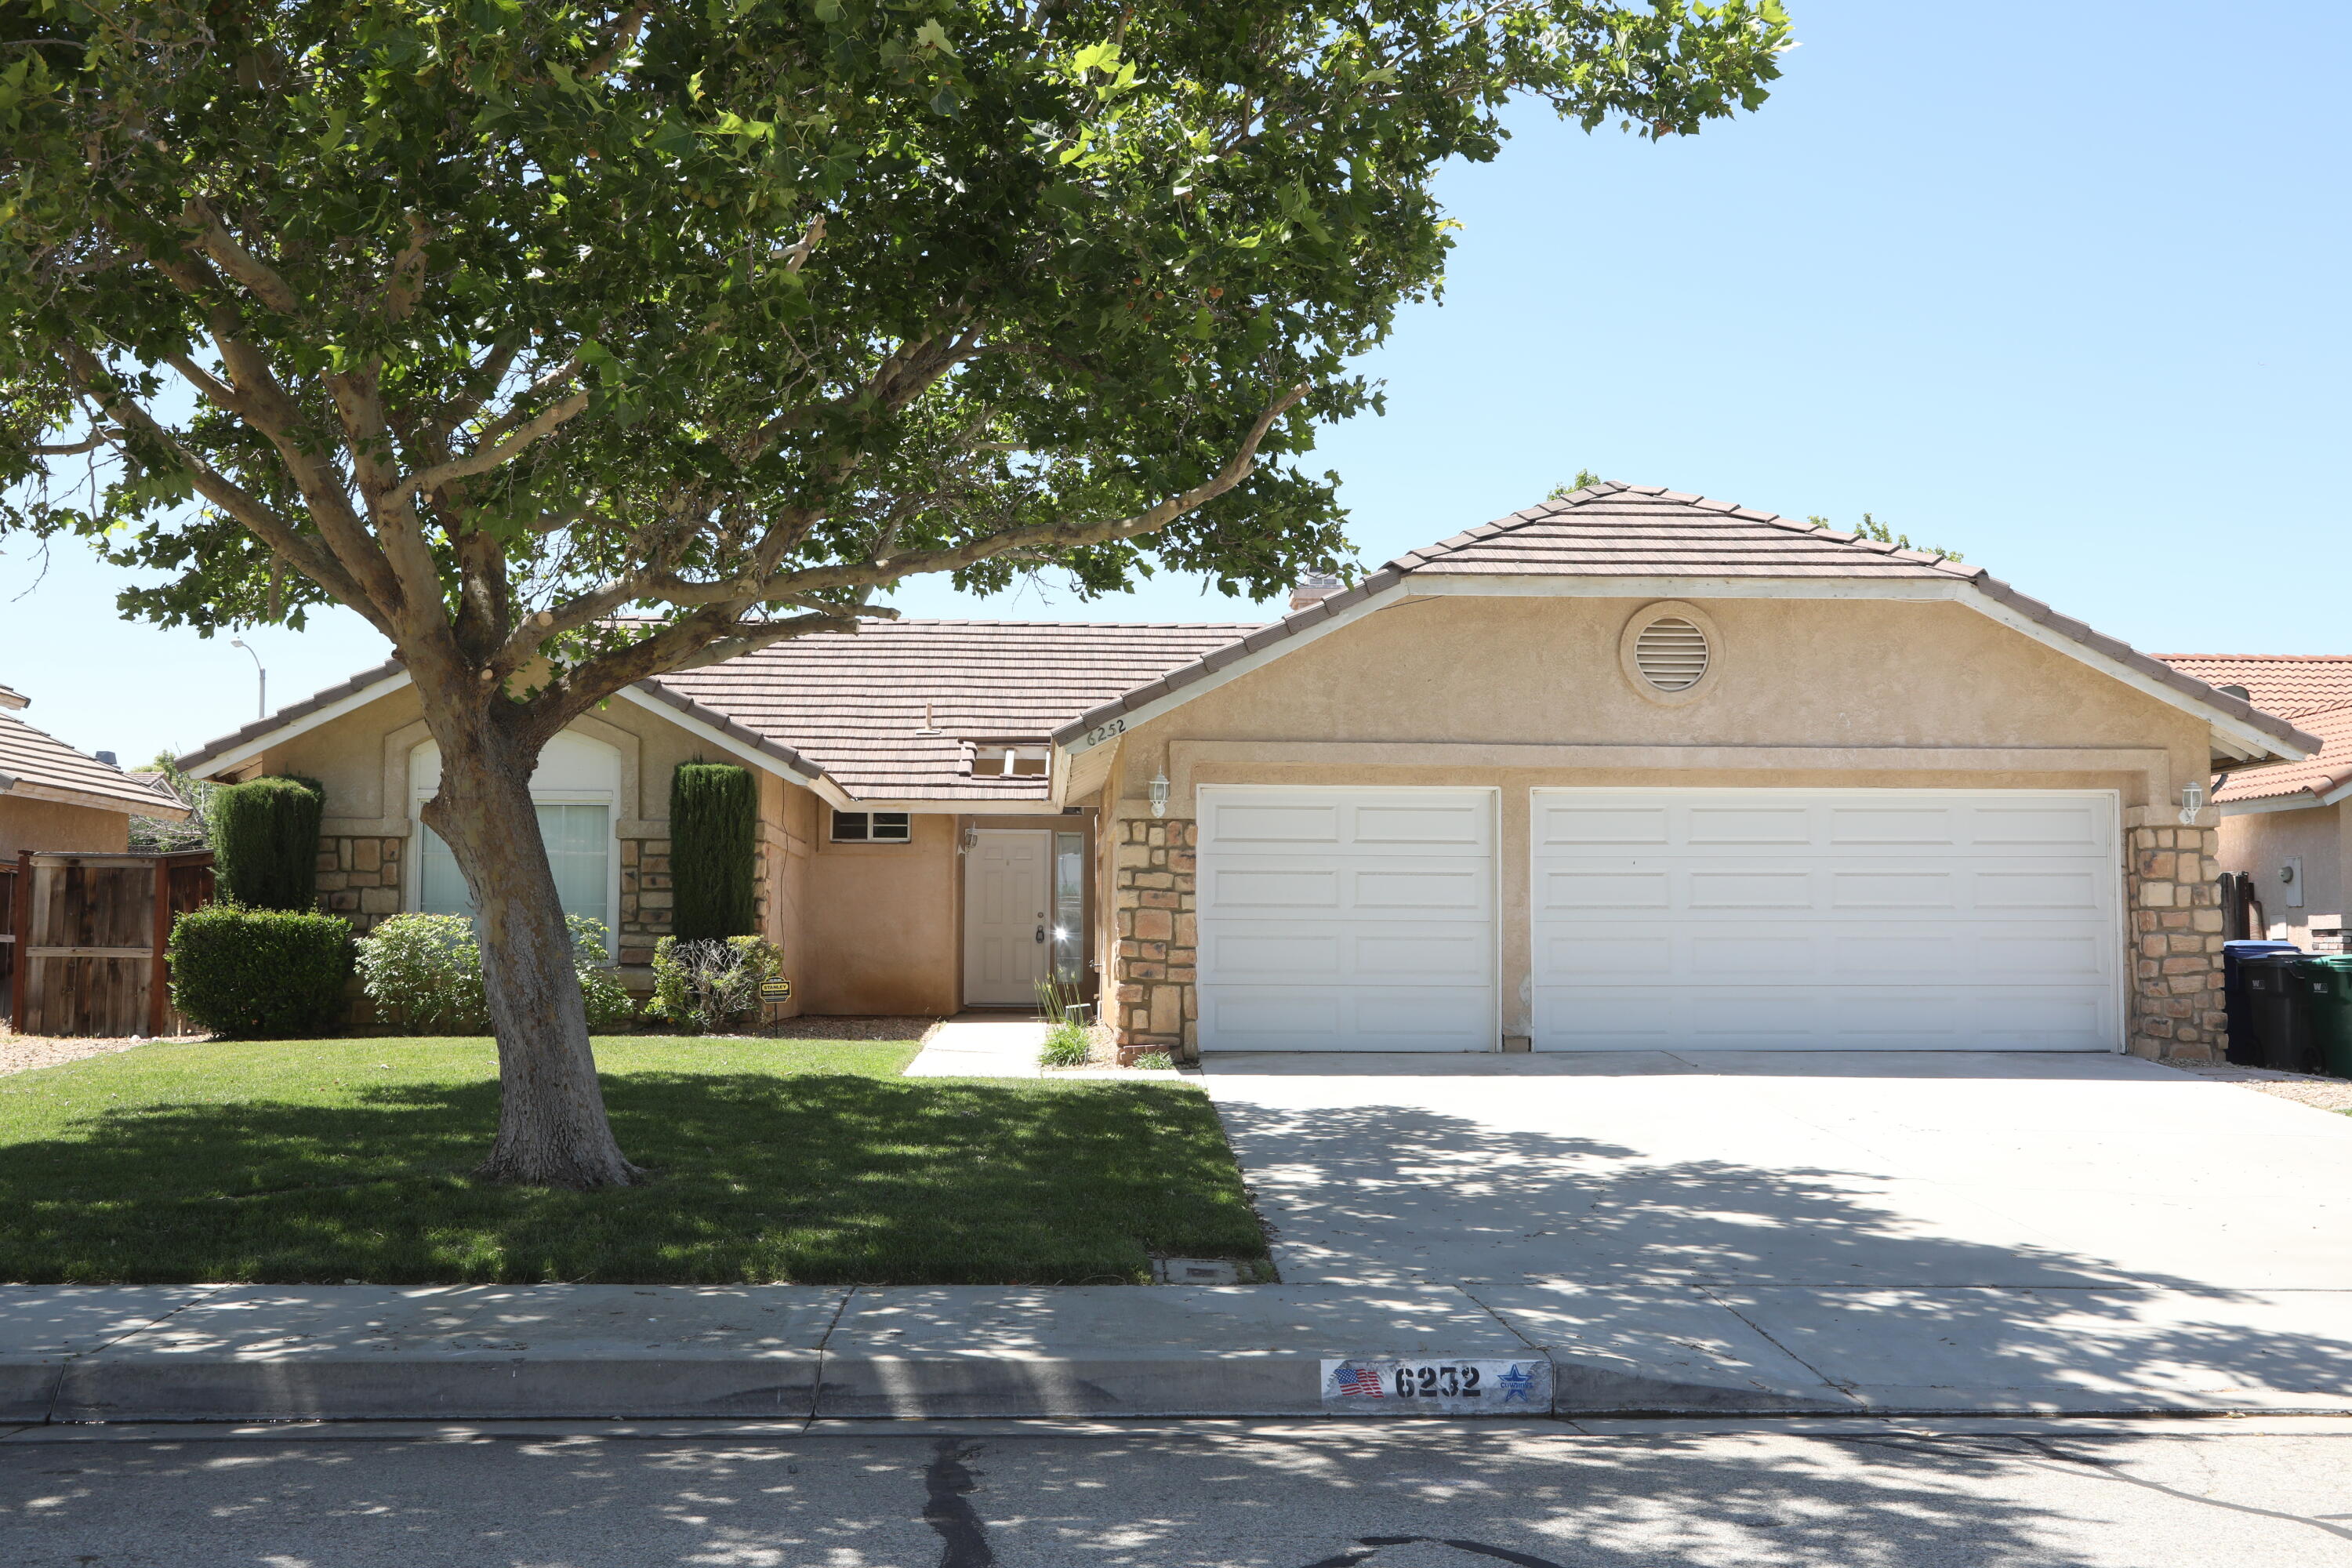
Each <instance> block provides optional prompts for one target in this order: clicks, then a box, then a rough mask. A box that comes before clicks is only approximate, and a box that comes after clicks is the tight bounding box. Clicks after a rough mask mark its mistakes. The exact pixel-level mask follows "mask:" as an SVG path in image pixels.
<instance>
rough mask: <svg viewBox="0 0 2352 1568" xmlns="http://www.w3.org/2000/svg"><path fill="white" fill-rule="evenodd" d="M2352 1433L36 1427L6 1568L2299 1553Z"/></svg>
mask: <svg viewBox="0 0 2352 1568" xmlns="http://www.w3.org/2000/svg"><path fill="white" fill-rule="evenodd" d="M2347 1445H2352V1422H2347V1421H2344V1420H2341V1419H2335V1418H2272V1419H2263V1420H2235V1421H2232V1420H2203V1421H2190V1420H2163V1421H2146V1422H2137V1423H2133V1422H2115V1421H2107V1422H2086V1421H2085V1422H2056V1421H2045V1422H2034V1421H2023V1420H2007V1421H1980V1422H1976V1423H1969V1422H1962V1421H1944V1422H1937V1423H1920V1422H1910V1423H1898V1422H1873V1421H1864V1420H1854V1419H1841V1420H1836V1421H1806V1422H1789V1423H1781V1424H1779V1425H1773V1424H1759V1423H1755V1422H1747V1423H1730V1422H1724V1423H1714V1424H1709V1423H1687V1422H1685V1423H1672V1424H1667V1423H1641V1422H1631V1421H1624V1422H1588V1423H1581V1424H1575V1425H1571V1424H1569V1423H1564V1422H1557V1423H1556V1422H1546V1423H1541V1424H1536V1423H1528V1424H1524V1425H1517V1426H1465V1425H1439V1424H1434V1423H1432V1424H1427V1425H1422V1424H1410V1425H1408V1424H1398V1425H1391V1426H1336V1425H1330V1424H1309V1423H1298V1424H1287V1425H1276V1424H1269V1423H1258V1424H1245V1423H1209V1422H1201V1423H1191V1424H1185V1425H1181V1426H1180V1425H1175V1424H1167V1425H1154V1426H1138V1427H1115V1426H1083V1427H1074V1426H1046V1425H1043V1424H1039V1425H1034V1426H1022V1425H1018V1424H1010V1423H968V1424H962V1425H960V1426H945V1425H939V1426H915V1425H911V1424H908V1425H900V1426H888V1425H881V1424H872V1425H867V1424H841V1425H838V1426H819V1427H816V1428H814V1429H812V1430H809V1431H806V1432H799V1431H794V1430H791V1429H778V1430H775V1431H773V1432H759V1431H754V1430H747V1429H745V1428H742V1427H740V1426H732V1427H730V1426H717V1425H713V1426H709V1427H705V1428H701V1429H697V1428H695V1427H693V1426H684V1425H674V1426H660V1425H650V1424H649V1425H646V1426H640V1427H625V1426H604V1427H602V1428H597V1427H592V1426H562V1427H559V1426H478V1427H458V1426H447V1427H439V1428H435V1427H428V1426H374V1427H371V1426H341V1427H313V1428H288V1429H279V1430H267V1429H260V1430H257V1429H249V1428H248V1429H244V1430H237V1429H232V1428H226V1427H217V1426H212V1427H205V1426H184V1427H153V1426H151V1427H143V1428H135V1429H100V1428H88V1427H85V1428H71V1427H32V1428H26V1429H24V1430H22V1431H20V1432H17V1433H16V1434H13V1435H11V1436H6V1437H5V1438H0V1562H5V1563H8V1564H11V1565H12V1568H52V1565H55V1568H148V1565H151V1564H152V1565H163V1564H169V1565H172V1568H228V1565H236V1568H362V1565H373V1564H399V1565H401V1568H440V1565H444V1564H446V1565H449V1568H661V1565H667V1564H679V1565H689V1564H711V1565H724V1568H992V1565H995V1564H1003V1565H1004V1568H1030V1565H1036V1568H1046V1565H1055V1568H1061V1565H1088V1568H1092V1565H1103V1568H1110V1565H1128V1564H1134V1565H1137V1568H1341V1565H1348V1568H1354V1565H1358V1564H1360V1565H1363V1568H1473V1565H1475V1564H1478V1563H1514V1564H1518V1565H1521V1568H1552V1565H1558V1568H1619V1565H1624V1568H1631V1565H1633V1564H1643V1565H1645V1568H1646V1565H1653V1564H1655V1565H1682V1564H1692V1565H1699V1564H1704V1565H1706V1568H1733V1565H1738V1564H1750V1563H1754V1564H1768V1563H1769V1564H1774V1565H1782V1568H1785V1565H1810V1564H1819V1565H1821V1568H1878V1565H1887V1568H1895V1565H1901V1568H1924V1565H1927V1564H1954V1565H1959V1564H1966V1565H1968V1568H2002V1565H2008V1564H2069V1565H2073V1564H2082V1565H2086V1568H2087V1565H2094V1564H2095V1565H2109V1564H2112V1565H2114V1568H2171V1565H2174V1564H2179V1565H2181V1568H2189V1565H2191V1564H2193V1565H2195V1568H2231V1565H2234V1564H2249V1565H2251V1564H2261V1565H2263V1568H2294V1565H2298V1564H2319V1563H2329V1564H2352V1447H2347Z"/></svg>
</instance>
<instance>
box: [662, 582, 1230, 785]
mask: <svg viewBox="0 0 2352 1568" xmlns="http://www.w3.org/2000/svg"><path fill="white" fill-rule="evenodd" d="M1252 630H1255V623H1237V622H1231V621H1224V622H1214V623H1209V624H1204V625H1183V624H1161V625H1150V626H1136V625H1120V624H1117V623H1089V622H1083V621H1081V622H1055V621H911V620H910V621H873V622H868V623H867V624H866V625H865V626H863V627H861V628H860V629H859V630H858V631H856V632H855V633H846V632H833V633H824V634H820V635H818V636H815V637H794V638H792V639H791V640H789V641H786V642H781V643H776V644H774V645H772V646H771V647H764V648H761V649H760V650H759V651H758V652H757V653H751V654H745V655H742V656H741V657H740V658H731V659H730V660H728V661H727V662H726V663H724V664H718V665H712V666H710V667H709V668H704V669H696V670H688V671H687V672H685V673H683V674H677V675H665V676H661V677H659V678H658V679H656V680H651V681H647V682H646V683H645V684H646V685H647V686H648V687H652V688H654V689H656V690H662V689H667V690H668V691H671V692H675V693H677V695H679V696H680V697H683V698H686V699H688V700H691V701H693V702H695V703H697V704H698V705H699V706H700V707H701V708H703V709H704V710H710V711H715V712H718V713H723V714H724V715H726V717H727V718H728V719H730V720H732V721H734V722H735V723H737V724H739V725H741V726H742V727H744V728H745V729H747V730H750V731H753V732H755V733H757V734H759V735H761V736H763V737H766V738H768V739H770V740H772V741H775V742H781V743H782V744H784V745H787V746H789V747H791V748H792V750H793V751H794V752H798V753H799V754H800V755H801V756H803V757H804V758H806V759H807V760H808V761H810V762H812V763H816V764H817V765H818V766H820V767H822V768H823V769H824V772H825V775H826V776H827V777H829V778H831V779H832V780H833V781H834V782H835V784H839V785H840V786H841V787H842V788H843V789H844V790H845V791H847V792H848V793H849V794H851V795H856V796H858V797H860V798H862V799H867V800H1040V801H1042V800H1045V798H1047V795H1048V786H1047V783H1046V781H1045V779H1044V778H1041V777H1014V778H1003V777H998V778H990V777H985V776H982V777H974V776H973V775H972V773H971V763H972V748H973V746H974V745H975V744H976V743H985V742H992V741H995V742H1003V741H1023V742H1029V743H1030V744H1033V745H1043V744H1044V743H1045V738H1046V737H1047V736H1048V735H1049V734H1051V733H1052V732H1053V731H1054V730H1055V727H1056V726H1058V725H1060V724H1062V723H1063V722H1064V721H1066V720H1067V719H1068V718H1069V717H1070V715H1071V714H1073V713H1079V712H1083V711H1085V710H1087V709H1088V708H1090V707H1093V706H1095V705H1097V704H1098V703H1101V702H1104V701H1107V700H1109V699H1111V698H1113V697H1116V696H1117V695H1118V694H1119V693H1120V692H1123V691H1128V690H1130V689H1134V688H1135V687H1137V686H1139V685H1142V684H1144V683H1145V682H1147V681H1150V680H1153V679H1157V678H1159V677H1160V676H1162V675H1165V674H1166V673H1167V672H1168V671H1170V670H1171V669H1174V668H1177V667H1179V666H1181V665H1184V664H1189V663H1191V662H1192V660H1194V659H1196V658H1199V657H1200V656H1201V655H1202V654H1203V653H1206V652H1207V651H1209V650H1210V649H1211V648H1215V647H1224V646H1225V645H1227V644H1229V643H1231V642H1233V641H1234V639H1236V638H1237V637H1242V636H1243V635H1244V634H1245V633H1247V632H1250V631H1252Z"/></svg>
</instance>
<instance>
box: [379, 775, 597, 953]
mask: <svg viewBox="0 0 2352 1568" xmlns="http://www.w3.org/2000/svg"><path fill="white" fill-rule="evenodd" d="M538 810H539V837H540V839H541V842H543V843H544V844H545V845H546V846H547V860H548V865H549V866H550V867H551V868H552V869H553V870H554V872H555V896H556V898H557V900H559V901H560V902H561V903H562V905H563V912H564V913H565V914H567V915H585V916H587V917H588V918H589V919H590V920H592V921H596V922H597V923H598V924H599V925H602V926H603V927H604V929H605V930H606V931H611V930H612V929H613V911H612V908H611V906H610V903H609V902H608V899H609V889H610V888H611V885H612V884H611V880H610V879H611V874H612V855H613V821H612V808H611V807H609V806H604V805H550V804H547V803H541V805H539V807H538ZM419 826H420V829H421V831H420V833H419V836H418V840H417V857H416V907H417V908H418V909H419V910H422V911H424V912H425V914H428V915H466V916H469V917H470V916H471V915H472V914H473V912H474V900H473V899H472V897H471V896H470V895H468V894H467V891H466V878H465V875H464V873H462V872H460V871H459V870H458V869H457V857H456V856H454V855H452V854H450V853H449V847H448V846H447V845H446V844H444V843H443V842H441V836H440V835H439V834H437V833H436V832H434V831H433V830H432V829H431V828H429V827H424V826H422V825H421V824H420V825H419Z"/></svg>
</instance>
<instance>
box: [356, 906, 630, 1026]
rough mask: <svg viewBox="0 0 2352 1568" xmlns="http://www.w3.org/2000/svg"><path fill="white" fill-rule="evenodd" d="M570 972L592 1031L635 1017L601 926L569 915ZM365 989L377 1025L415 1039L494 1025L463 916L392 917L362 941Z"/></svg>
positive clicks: (477, 947)
mask: <svg viewBox="0 0 2352 1568" xmlns="http://www.w3.org/2000/svg"><path fill="white" fill-rule="evenodd" d="M564 923H565V924H566V925H568V926H569V927H571V929H572V971H573V973H576V974H578V975H579V976H580V1000H581V1002H582V1003H583V1005H585V1006H586V1008H587V1010H588V1027H589V1028H590V1029H592V1030H598V1031H603V1030H610V1029H613V1028H614V1027H617V1026H620V1025H622V1024H625V1023H626V1022H628V1021H629V1019H631V1018H632V1017H634V1016H635V1014H636V1007H635V1004H633V1003H632V1002H630V1000H629V994H628V991H627V990H626V989H625V987H623V985H622V984H621V977H620V974H619V973H617V972H616V971H614V970H612V969H609V968H607V967H605V960H604V926H603V925H602V924H601V923H599V922H598V921H592V920H589V919H588V918H587V917H585V916H584V915H571V916H567V917H566V918H565V921H564ZM359 969H360V986H361V989H362V990H363V991H364V992H365V993H366V994H367V998H368V1000H369V1001H370V1002H373V1004H375V1013H376V1018H377V1021H378V1022H379V1023H382V1024H383V1025H386V1026H394V1027H399V1028H404V1029H406V1030H407V1031H408V1032H409V1033H411V1034H416V1035H479V1034H485V1033H488V1030H489V1026H490V1015H489V1005H488V1002H487V1001H486V1000H485V999H484V996H483V994H482V949H481V944H480V942H478V940H477V938H476V937H475V934H474V922H473V921H472V920H471V919H470V918H469V917H467V916H465V915H418V914H407V915H394V916H393V917H392V918H391V919H390V920H388V921H384V922H383V924H381V925H379V926H377V927H376V928H375V931H373V933H372V934H370V935H367V936H363V937H362V938H360V940H359Z"/></svg>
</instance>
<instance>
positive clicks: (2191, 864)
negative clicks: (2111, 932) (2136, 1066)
mask: <svg viewBox="0 0 2352 1568" xmlns="http://www.w3.org/2000/svg"><path fill="white" fill-rule="evenodd" d="M2124 820H2125V836H2126V838H2127V839H2128V840H2129V847H2128V849H2127V850H2126V856H2127V858H2126V862H2125V877H2124V888H2125V894H2126V899H2127V900H2128V901H2129V905H2130V909H2131V959H2132V985H2131V1019H2130V1030H2129V1036H2130V1041H2131V1051H2132V1054H2133V1055H2134V1056H2140V1057H2147V1058H2165V1057H2170V1058H2176V1059H2178V1060H2181V1061H2200V1062H2201V1061H2220V1060H2221V1056H2222V1051H2223V1050H2224V1048H2225V1047H2226V1046H2227V1044H2228V1040H2229V1015H2228V1013H2227V1012H2226V1011H2225V1004H2224V1002H2223V1001H2222V993H2221V940H2222V922H2221V863H2220V861H2219V860H2218V859H2216V858H2215V857H2216V856H2217V854H2218V853H2219V850H2220V845H2219V839H2220V834H2219V832H2218V831H2217V830H2216V829H2215V828H2214V827H2212V826H2205V824H2208V823H2210V822H2211V821H2213V820H2214V818H2213V814H2212V812H2211V810H2210V808H2208V809H2207V810H2206V811H2205V812H2204V813H2203V814H2202V815H2200V817H2199V819H2198V823H2199V825H2198V826H2187V827H2184V826H2181V825H2180V819H2179V812H2178V811H2176V810H2173V809H2171V808H2169V807H2164V806H2133V807H2131V808H2130V809H2128V810H2127V811H2126V813H2125V814H2124Z"/></svg>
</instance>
